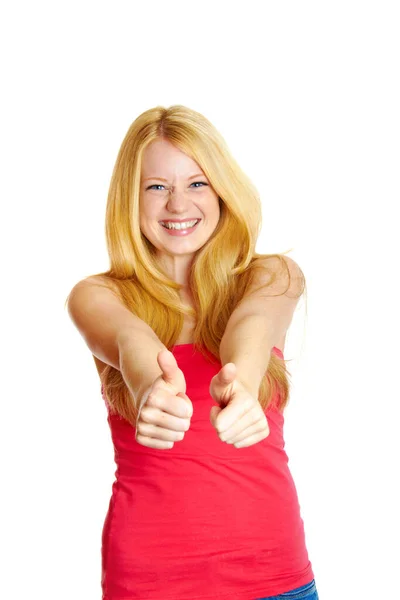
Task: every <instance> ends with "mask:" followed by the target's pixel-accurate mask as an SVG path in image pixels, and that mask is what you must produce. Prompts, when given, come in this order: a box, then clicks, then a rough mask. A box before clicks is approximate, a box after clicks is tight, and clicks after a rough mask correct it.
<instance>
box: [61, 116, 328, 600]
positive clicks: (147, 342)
mask: <svg viewBox="0 0 400 600" xmlns="http://www.w3.org/2000/svg"><path fill="white" fill-rule="evenodd" d="M260 224H261V204H260V200H259V197H258V193H257V190H256V189H255V187H254V186H253V184H252V183H251V181H250V180H249V179H248V178H247V176H246V175H245V174H244V173H243V171H242V170H241V169H240V167H239V166H238V164H237V163H236V162H235V160H234V159H233V157H232V156H231V154H230V152H229V150H228V148H227V146H226V143H225V141H224V140H223V138H222V137H221V135H220V134H219V133H218V132H217V130H216V129H215V128H214V127H213V125H212V124H211V123H210V122H209V121H208V120H207V119H206V118H205V117H204V116H203V115H201V114H199V113H198V112H196V111H194V110H190V109H188V108H186V107H184V106H180V105H178V106H171V107H169V108H163V107H156V108H153V109H150V110H147V111H146V112H144V113H143V114H141V115H140V116H139V117H138V118H137V119H136V120H135V121H134V122H133V124H132V125H131V127H130V128H129V130H128V132H127V134H126V136H125V139H124V140H123V143H122V146H121V148H120V151H119V154H118V157H117V161H116V165H115V168H114V171H113V175H112V179H111V185H110V190H109V196H108V203H107V210H106V237H107V244H108V252H109V257H110V268H109V270H108V271H106V272H102V273H99V274H96V275H93V276H91V277H87V278H86V279H84V280H82V281H80V282H78V283H77V284H76V285H75V286H74V287H73V289H72V291H71V293H70V295H69V299H68V310H69V314H70V316H71V319H72V320H73V322H74V324H75V326H76V327H77V328H78V330H79V331H80V333H81V334H82V336H83V338H84V339H85V341H86V344H87V345H88V347H89V349H90V351H91V353H92V355H93V358H94V361H95V363H96V367H97V370H98V373H99V376H100V380H101V384H102V394H103V398H104V400H105V403H106V406H107V411H108V422H109V425H110V429H111V435H112V441H113V444H114V448H115V462H116V465H117V470H116V479H115V481H114V483H113V486H112V496H111V499H110V504H109V510H108V513H107V515H106V518H105V522H104V527H103V531H102V581H101V584H102V592H103V596H102V597H103V600H128V598H129V600H133V599H140V600H143V599H144V598H146V599H149V600H150V599H154V600H161V599H163V600H189V599H192V598H196V599H197V600H201V599H204V600H206V599H207V600H211V599H213V600H217V599H220V600H227V599H228V598H229V600H233V599H235V600H255V599H260V598H263V599H267V598H268V599H271V598H286V597H288V598H289V597H290V598H291V599H292V600H295V599H297V598H302V599H308V600H317V599H318V593H317V590H316V586H315V581H314V574H313V571H312V565H311V562H310V560H309V557H308V554H307V549H306V543H305V534H304V527H303V520H302V518H301V515H300V507H299V502H298V497H297V492H296V488H295V485H294V482H293V479H292V476H291V473H290V470H289V468H288V457H287V455H286V452H285V450H284V438H283V425H284V417H283V410H284V408H285V406H286V405H287V402H288V400H289V393H290V389H289V379H288V376H289V373H288V371H287V369H286V365H285V359H284V354H283V353H284V345H285V337H286V333H287V330H288V328H289V325H290V323H291V321H292V317H293V313H294V310H295V307H296V305H297V303H298V301H299V298H300V297H301V295H302V294H303V292H304V290H305V279H304V275H303V273H302V271H301V269H300V267H299V266H298V265H297V264H296V262H295V261H294V260H292V259H290V258H288V257H287V256H284V255H282V254H268V255H265V254H264V255H263V254H259V253H257V252H256V251H255V245H256V242H257V237H258V234H259V230H260Z"/></svg>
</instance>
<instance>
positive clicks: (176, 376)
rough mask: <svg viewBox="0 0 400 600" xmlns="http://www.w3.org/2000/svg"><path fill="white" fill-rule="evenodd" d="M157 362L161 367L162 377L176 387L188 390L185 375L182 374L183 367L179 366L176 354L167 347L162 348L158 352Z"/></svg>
mask: <svg viewBox="0 0 400 600" xmlns="http://www.w3.org/2000/svg"><path fill="white" fill-rule="evenodd" d="M157 362H158V366H159V367H160V369H161V371H162V374H161V377H162V378H163V379H164V381H165V382H166V383H169V384H170V385H172V386H173V387H175V388H178V389H182V387H183V389H184V390H185V391H186V382H185V377H184V376H183V374H182V371H181V369H180V368H179V367H178V363H177V362H176V358H175V356H174V355H173V354H172V352H170V351H169V350H167V349H166V348H165V349H164V348H163V349H162V350H160V352H159V353H158V354H157Z"/></svg>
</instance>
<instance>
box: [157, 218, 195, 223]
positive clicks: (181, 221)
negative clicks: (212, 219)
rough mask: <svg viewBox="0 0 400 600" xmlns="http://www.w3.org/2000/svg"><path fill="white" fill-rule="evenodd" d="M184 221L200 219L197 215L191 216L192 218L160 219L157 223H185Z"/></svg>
mask: <svg viewBox="0 0 400 600" xmlns="http://www.w3.org/2000/svg"><path fill="white" fill-rule="evenodd" d="M186 221H201V219H200V218H199V217H193V218H192V219H189V218H187V219H161V221H158V222H159V223H186Z"/></svg>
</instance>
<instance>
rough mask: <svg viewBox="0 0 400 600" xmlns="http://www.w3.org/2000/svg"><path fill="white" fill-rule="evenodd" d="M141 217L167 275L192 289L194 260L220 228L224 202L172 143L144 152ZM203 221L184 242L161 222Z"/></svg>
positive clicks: (161, 142)
mask: <svg viewBox="0 0 400 600" xmlns="http://www.w3.org/2000/svg"><path fill="white" fill-rule="evenodd" d="M196 174H199V176H197V177H194V178H192V179H190V177H191V176H192V175H196ZM150 177H151V179H148V178H150ZM160 178H164V179H165V180H166V181H162V180H161V179H160ZM198 182H201V183H198ZM150 186H151V187H150ZM139 213H140V229H141V232H142V234H143V235H144V236H145V237H146V238H147V239H148V240H149V241H150V242H151V243H152V244H153V246H154V247H155V248H156V249H157V250H156V255H157V257H158V259H159V261H160V263H161V264H162V266H163V268H164V270H165V272H166V273H167V274H168V275H169V276H170V277H171V279H173V280H174V281H176V282H177V283H179V284H181V285H183V286H184V288H185V289H187V287H188V276H189V271H190V266H191V263H192V261H193V258H194V256H195V254H196V252H197V251H198V250H199V249H200V248H201V247H202V246H204V244H205V243H206V242H207V240H208V239H209V238H210V237H211V235H212V234H213V232H214V231H215V228H216V227H217V224H218V221H219V218H220V208H219V199H218V195H217V194H216V192H215V191H214V189H213V188H212V187H211V184H210V183H209V181H208V179H207V177H206V176H205V174H204V172H203V170H202V169H201V168H200V166H199V165H198V164H197V163H196V162H195V161H194V160H192V159H191V158H190V157H189V156H188V155H187V154H185V153H184V152H181V151H180V150H179V149H178V148H177V147H176V146H174V145H173V144H171V143H170V142H169V141H167V140H164V139H160V140H155V141H154V142H152V143H151V144H150V145H149V146H147V148H146V150H145V151H144V154H143V160H142V173H141V184H140V207H139ZM198 218H200V219H201V221H200V223H199V224H198V225H197V228H196V230H195V231H193V232H192V233H191V234H190V235H187V236H183V237H175V236H171V235H169V234H168V232H167V230H166V229H165V228H164V227H163V226H162V225H161V224H160V223H159V221H166V220H168V219H179V220H185V221H186V220H192V219H198Z"/></svg>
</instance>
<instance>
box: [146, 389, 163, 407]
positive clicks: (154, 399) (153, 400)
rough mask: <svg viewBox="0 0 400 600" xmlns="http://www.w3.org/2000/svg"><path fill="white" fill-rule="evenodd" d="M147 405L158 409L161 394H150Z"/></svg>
mask: <svg viewBox="0 0 400 600" xmlns="http://www.w3.org/2000/svg"><path fill="white" fill-rule="evenodd" d="M146 404H148V405H150V406H155V407H158V406H159V404H160V398H159V394H158V393H157V392H155V391H153V392H150V394H149V395H148V397H147V402H146Z"/></svg>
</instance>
